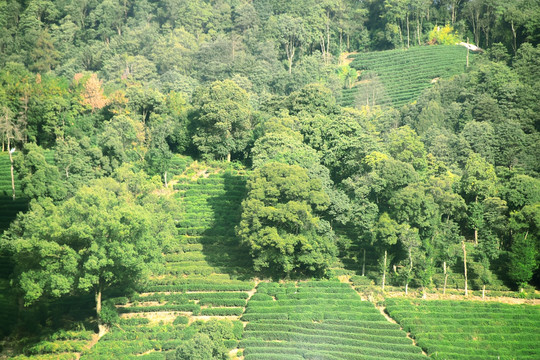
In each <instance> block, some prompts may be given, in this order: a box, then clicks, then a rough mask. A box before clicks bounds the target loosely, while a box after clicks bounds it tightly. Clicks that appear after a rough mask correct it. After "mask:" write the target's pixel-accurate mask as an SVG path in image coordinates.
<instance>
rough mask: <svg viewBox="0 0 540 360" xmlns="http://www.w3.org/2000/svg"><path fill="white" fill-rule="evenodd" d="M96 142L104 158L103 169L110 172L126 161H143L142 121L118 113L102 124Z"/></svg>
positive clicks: (144, 148) (144, 141)
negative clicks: (101, 129)
mask: <svg viewBox="0 0 540 360" xmlns="http://www.w3.org/2000/svg"><path fill="white" fill-rule="evenodd" d="M98 144H99V146H100V147H101V150H102V152H103V156H104V158H105V161H104V162H105V164H104V170H105V171H106V173H108V174H111V173H112V172H113V171H114V170H115V169H116V168H118V167H120V166H121V165H122V164H123V163H125V162H128V161H133V162H137V161H139V162H143V161H144V158H145V155H146V152H147V151H148V148H147V144H146V133H145V128H144V124H143V123H142V121H138V120H135V119H132V118H131V117H129V116H127V115H124V114H120V115H116V116H114V117H113V118H112V119H111V120H109V121H107V122H106V123H105V125H104V128H103V131H102V132H101V133H100V134H99V135H98Z"/></svg>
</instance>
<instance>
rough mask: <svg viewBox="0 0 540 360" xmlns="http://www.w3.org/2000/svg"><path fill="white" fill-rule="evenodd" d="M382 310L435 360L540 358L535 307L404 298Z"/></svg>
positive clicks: (538, 318)
mask: <svg viewBox="0 0 540 360" xmlns="http://www.w3.org/2000/svg"><path fill="white" fill-rule="evenodd" d="M386 306H387V310H388V313H389V314H390V316H392V317H393V318H394V319H396V320H397V321H398V322H399V323H400V325H401V326H402V327H403V328H404V329H405V330H406V331H409V332H410V333H411V334H412V336H414V337H415V338H416V341H417V343H418V345H419V346H421V347H422V348H423V349H424V350H425V351H426V352H427V353H428V354H429V355H430V357H431V358H433V359H460V360H462V359H463V360H467V359H470V360H480V359H484V360H487V359H501V360H502V359H531V360H532V359H539V358H540V348H539V346H538V344H540V331H539V330H540V307H539V306H532V305H509V304H501V303H494V302H478V301H443V300H431V301H430V300H417V299H415V300H411V299H403V298H399V299H398V298H392V299H387V300H386Z"/></svg>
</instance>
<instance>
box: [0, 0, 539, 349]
mask: <svg viewBox="0 0 540 360" xmlns="http://www.w3.org/2000/svg"><path fill="white" fill-rule="evenodd" d="M458 42H468V43H471V44H475V45H477V46H478V47H480V48H481V54H477V55H475V61H474V62H472V61H471V64H469V63H468V59H469V58H468V56H469V55H467V59H465V57H463V59H462V61H463V62H462V65H461V70H460V73H459V74H457V75H455V76H452V77H448V78H445V77H443V78H434V79H432V81H431V82H430V85H429V86H428V85H426V86H425V87H427V88H426V90H424V91H423V92H422V93H421V95H420V96H419V97H418V98H417V99H416V100H414V101H411V102H408V103H407V104H405V105H403V106H399V107H394V106H392V103H391V102H386V103H384V104H382V105H381V104H379V101H377V102H376V101H375V100H374V99H375V98H377V99H379V98H380V99H383V98H384V96H385V94H384V93H385V86H387V83H386V82H385V81H387V80H386V78H384V77H383V76H382V75H381V74H377V73H376V72H375V71H370V70H369V69H366V68H360V67H359V68H354V67H353V64H354V63H353V64H351V61H350V59H348V58H347V57H348V56H349V55H350V54H352V56H354V54H355V53H365V52H376V51H384V50H392V49H399V50H400V51H403V52H405V51H411V50H408V49H410V48H414V47H418V48H420V47H422V48H425V49H426V50H425V51H430V48H435V47H437V46H439V47H440V46H448V47H450V46H456V43H458ZM539 42H540V1H538V0H516V1H502V0H437V1H430V0H385V1H379V0H365V1H352V0H326V1H315V0H298V1H282V0H255V1H247V0H215V1H214V0H164V1H156V0H140V1H139V0H137V1H134V0H104V1H96V0H59V1H49V0H27V1H14V0H7V1H1V2H0V130H1V140H2V150H3V151H5V152H8V151H9V155H10V163H11V164H12V166H13V170H14V172H13V174H14V175H12V177H13V192H12V193H11V192H10V193H9V194H7V195H8V196H9V198H6V199H5V200H3V201H12V200H11V198H13V199H15V198H20V197H22V198H25V199H28V201H29V208H28V211H27V212H23V213H21V214H19V215H18V216H17V219H16V220H15V221H14V222H13V223H12V225H11V227H10V228H9V229H7V230H6V231H5V232H4V235H3V237H2V240H1V242H0V248H1V252H2V255H3V256H4V257H5V258H6V259H10V261H11V262H12V264H13V266H12V267H11V269H10V271H9V272H8V273H7V274H4V276H5V277H7V276H9V277H10V278H11V279H12V280H13V281H12V291H13V292H14V293H16V294H18V295H19V296H20V298H21V299H23V302H24V304H25V305H31V304H33V303H36V302H37V301H40V300H42V299H50V298H55V297H56V298H57V297H61V296H72V295H76V294H80V293H86V292H89V291H91V292H93V293H95V299H96V310H97V312H98V313H99V312H100V311H101V293H102V291H104V290H106V289H107V288H110V287H115V286H117V285H118V284H122V285H127V284H131V283H132V282H136V281H137V279H139V278H140V277H141V276H143V275H144V274H145V273H147V272H148V271H150V270H151V269H153V268H159V266H160V260H159V258H160V256H159V249H161V248H163V247H166V246H168V245H170V243H171V241H174V236H175V231H176V229H175V227H174V223H175V221H178V217H177V214H178V204H175V202H174V201H173V200H171V199H170V198H169V197H167V196H163V194H167V193H168V191H172V190H171V188H170V187H169V184H168V181H169V180H170V179H171V178H172V175H171V174H170V168H171V163H172V159H173V158H174V156H176V155H177V154H182V155H189V156H191V157H193V158H196V159H199V160H201V161H203V160H204V161H209V162H212V161H214V162H215V161H227V162H233V163H234V165H233V166H234V167H236V168H245V169H247V171H248V172H249V174H250V175H249V180H248V182H247V194H246V196H245V197H244V198H243V199H241V200H240V201H242V209H243V213H242V216H241V221H239V223H237V224H231V227H234V228H235V231H236V235H237V237H238V239H239V243H240V245H241V246H243V247H244V248H245V249H246V251H248V252H249V253H250V255H251V260H252V263H251V265H250V266H251V268H250V269H252V270H253V271H254V273H257V274H259V275H262V276H273V277H278V278H279V277H288V278H289V277H297V276H319V277H320V276H323V277H324V276H328V275H329V266H330V264H331V263H332V262H333V260H334V259H335V258H336V257H339V256H343V254H348V255H347V256H350V252H351V251H355V252H356V253H355V254H353V255H352V257H353V258H355V259H356V260H357V261H358V267H359V268H360V267H361V261H360V259H361V252H362V251H366V250H367V251H368V254H370V255H369V256H371V257H373V258H374V259H376V260H375V261H377V262H378V264H379V265H380V266H379V270H380V275H381V276H382V279H383V280H382V286H383V288H384V284H385V282H387V283H392V284H395V285H400V286H405V287H406V288H407V287H408V286H409V284H411V285H414V286H415V287H429V286H432V285H433V283H434V281H435V280H436V278H437V277H439V278H440V277H444V283H445V284H446V278H447V276H448V273H449V272H455V273H459V274H462V273H463V274H464V277H465V284H467V280H468V284H469V286H472V287H475V288H481V287H482V286H485V285H487V286H489V287H491V288H493V289H499V288H501V289H502V288H508V287H510V288H513V289H518V288H521V287H524V286H527V284H532V285H534V286H538V285H539V284H540V271H539V266H538V265H539V263H540V161H539V159H540V133H539V131H540V101H539V100H540V99H539V94H540V48H539V45H538V44H539ZM467 54H468V52H467ZM471 56H472V55H471ZM466 61H467V63H466ZM358 62H359V63H361V60H359V61H358ZM360 65H362V64H360ZM415 66H416V67H417V68H418V69H419V70H418V71H422V69H423V66H427V65H426V64H423V63H422V59H421V58H419V59H418V62H417V63H415ZM442 66H443V67H444V63H443V64H442ZM392 71H393V72H399V71H400V68H399V67H396V68H395V69H392ZM347 89H355V91H358V94H359V95H357V99H356V101H354V102H353V106H350V107H342V106H340V102H339V100H340V99H341V98H342V97H343V96H344V95H343V93H344V91H345V90H347ZM366 97H367V98H366ZM6 176H7V175H6ZM15 182H17V184H18V185H17V186H20V192H19V188H18V189H17V193H16V190H15V185H14V184H15ZM10 184H11V183H10ZM105 214H106V216H105ZM364 253H365V252H364ZM118 254H122V256H118ZM128 270H129V271H128ZM467 270H468V272H467ZM362 275H363V274H362ZM467 277H468V278H467ZM445 286H446V285H445ZM203 340H204V341H206V339H202V340H201V341H203ZM204 341H203V342H204ZM186 351H187V350H186Z"/></svg>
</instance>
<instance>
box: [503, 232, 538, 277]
mask: <svg viewBox="0 0 540 360" xmlns="http://www.w3.org/2000/svg"><path fill="white" fill-rule="evenodd" d="M533 239H534V238H533V237H532V236H531V237H530V238H528V234H527V233H526V234H516V235H515V236H514V239H513V242H512V248H511V253H510V263H509V264H508V265H509V266H508V275H509V276H510V278H511V279H512V280H513V281H514V282H515V283H516V285H518V286H519V287H523V286H524V285H525V284H527V282H529V281H530V280H531V278H532V276H533V272H534V271H535V270H536V269H537V268H538V261H537V259H538V252H537V250H536V248H535V245H534V240H533Z"/></svg>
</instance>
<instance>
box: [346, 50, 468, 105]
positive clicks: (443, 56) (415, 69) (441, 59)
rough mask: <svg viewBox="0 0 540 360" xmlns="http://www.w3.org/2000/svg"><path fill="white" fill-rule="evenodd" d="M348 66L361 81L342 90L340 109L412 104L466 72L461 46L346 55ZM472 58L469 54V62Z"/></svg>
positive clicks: (465, 52) (465, 55)
mask: <svg viewBox="0 0 540 360" xmlns="http://www.w3.org/2000/svg"><path fill="white" fill-rule="evenodd" d="M350 57H351V58H353V61H352V62H351V64H350V66H351V67H353V68H355V69H357V70H360V71H361V75H360V79H361V81H360V82H359V83H357V84H356V86H354V87H353V88H351V89H346V90H343V92H342V97H341V99H340V103H341V105H342V106H354V105H357V106H362V105H366V104H368V103H369V105H370V106H371V105H393V106H396V107H398V106H402V105H404V104H407V103H410V102H413V101H414V100H416V99H417V98H418V96H419V95H420V93H421V92H422V91H423V90H424V89H426V88H427V87H429V86H430V85H431V84H433V83H434V82H436V81H437V79H438V78H446V77H450V76H453V75H456V74H460V73H462V72H464V71H465V69H466V57H467V49H466V48H465V47H463V46H458V45H455V46H445V45H437V46H417V47H412V48H410V49H408V50H402V49H396V50H387V51H375V52H368V53H358V54H353V55H350ZM473 60H474V54H473V53H470V62H472V61H473Z"/></svg>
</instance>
